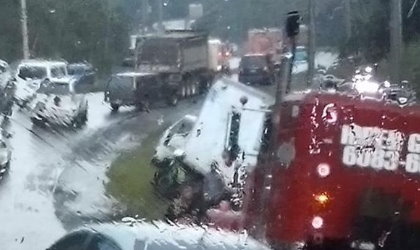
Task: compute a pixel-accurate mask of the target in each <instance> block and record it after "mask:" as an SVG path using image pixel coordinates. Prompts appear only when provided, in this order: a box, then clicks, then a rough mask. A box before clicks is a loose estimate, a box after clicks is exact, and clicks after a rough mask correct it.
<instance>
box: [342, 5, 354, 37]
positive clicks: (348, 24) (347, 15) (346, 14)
mask: <svg viewBox="0 0 420 250" xmlns="http://www.w3.org/2000/svg"><path fill="white" fill-rule="evenodd" d="M343 1H344V18H345V29H346V40H347V41H348V40H349V39H350V37H351V28H352V26H351V19H352V18H351V0H343Z"/></svg>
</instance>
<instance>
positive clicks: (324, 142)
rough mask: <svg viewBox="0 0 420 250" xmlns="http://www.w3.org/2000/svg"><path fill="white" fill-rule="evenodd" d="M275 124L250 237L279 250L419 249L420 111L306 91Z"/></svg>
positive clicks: (255, 195) (255, 182) (286, 102)
mask: <svg viewBox="0 0 420 250" xmlns="http://www.w3.org/2000/svg"><path fill="white" fill-rule="evenodd" d="M368 89H371V88H368ZM378 91H379V90H378ZM401 100H402V101H406V99H401ZM273 120H274V123H273V124H275V126H277V129H276V130H273V131H276V135H275V136H273V138H274V139H273V141H272V145H271V146H272V150H271V151H270V152H271V154H269V153H267V154H266V156H262V157H261V159H260V164H259V166H258V167H257V168H256V170H255V172H254V173H252V174H251V175H250V178H249V181H248V183H247V184H248V189H247V192H246V195H247V198H246V201H245V205H244V215H245V220H246V222H245V224H246V228H247V229H248V230H249V231H250V232H251V233H253V234H254V235H256V236H259V237H263V238H265V239H266V240H267V241H268V242H270V244H271V245H273V246H274V247H275V249H372V250H373V249H392V250H399V249H401V250H414V249H420V107H419V106H418V105H415V104H413V105H405V106H402V105H401V103H400V105H399V104H397V103H394V102H390V101H386V100H377V99H370V98H363V97H362V96H360V95H353V94H348V93H338V92H335V93H330V92H317V91H315V92H314V91H312V92H302V93H298V94H296V93H295V94H292V95H289V96H285V97H284V99H283V101H282V103H281V104H280V105H279V108H278V110H277V111H276V112H275V113H274V114H273ZM273 152H275V153H274V154H273ZM262 155H264V153H262Z"/></svg>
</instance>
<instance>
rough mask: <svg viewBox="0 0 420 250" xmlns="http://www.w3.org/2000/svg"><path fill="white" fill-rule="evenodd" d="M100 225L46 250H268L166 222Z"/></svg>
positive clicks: (234, 236)
mask: <svg viewBox="0 0 420 250" xmlns="http://www.w3.org/2000/svg"><path fill="white" fill-rule="evenodd" d="M129 219H131V218H124V220H126V221H127V224H124V223H112V224H111V223H109V224H98V225H93V226H90V227H85V228H82V229H79V230H76V231H73V232H71V233H69V234H68V235H66V236H64V237H63V238H61V239H60V240H58V241H57V242H56V243H54V244H53V245H52V246H51V247H49V248H48V249H47V250H72V249H77V250H147V249H149V250H152V249H153V250H168V249H171V250H178V249H179V250H180V249H183V250H190V249H191V250H193V249H207V250H230V249H232V250H233V249H242V250H251V249H259V250H268V249H270V248H268V247H267V246H265V245H264V244H262V243H259V242H258V241H256V240H254V239H253V238H251V237H248V236H246V237H244V235H243V234H238V233H233V232H226V231H219V230H215V229H211V228H209V229H207V228H204V227H200V226H186V225H169V224H166V223H163V222H153V223H144V222H134V221H135V219H131V220H129Z"/></svg>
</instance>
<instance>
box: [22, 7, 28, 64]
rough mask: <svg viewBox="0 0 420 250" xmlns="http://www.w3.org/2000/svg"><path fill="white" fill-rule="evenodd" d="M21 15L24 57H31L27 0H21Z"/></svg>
mask: <svg viewBox="0 0 420 250" xmlns="http://www.w3.org/2000/svg"><path fill="white" fill-rule="evenodd" d="M20 9H21V17H20V21H21V24H22V51H23V59H29V56H30V54H29V38H28V14H27V11H26V0H20Z"/></svg>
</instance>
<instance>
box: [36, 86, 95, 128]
mask: <svg viewBox="0 0 420 250" xmlns="http://www.w3.org/2000/svg"><path fill="white" fill-rule="evenodd" d="M35 103H36V104H35V106H34V107H33V109H32V115H31V120H32V123H33V124H34V125H50V126H66V127H80V126H82V125H83V124H85V122H86V121H87V112H88V101H87V99H86V98H85V96H84V95H83V94H76V93H75V92H74V90H73V86H72V85H71V84H67V83H46V84H42V85H41V86H40V88H39V89H38V91H37V99H36V102H35Z"/></svg>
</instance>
